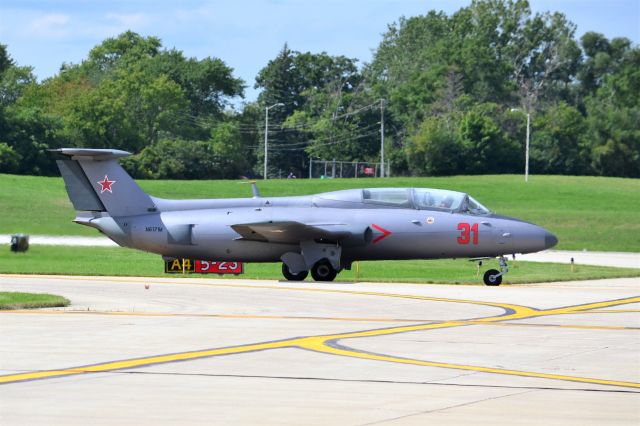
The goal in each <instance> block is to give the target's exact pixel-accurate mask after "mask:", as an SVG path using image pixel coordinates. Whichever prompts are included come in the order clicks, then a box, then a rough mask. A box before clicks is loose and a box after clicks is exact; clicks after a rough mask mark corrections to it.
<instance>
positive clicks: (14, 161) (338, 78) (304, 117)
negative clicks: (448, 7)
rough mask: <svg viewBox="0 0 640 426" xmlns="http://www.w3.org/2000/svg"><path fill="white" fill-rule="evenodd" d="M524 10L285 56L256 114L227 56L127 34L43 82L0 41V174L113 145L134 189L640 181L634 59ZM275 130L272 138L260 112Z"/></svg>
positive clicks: (432, 20) (493, 2) (32, 169)
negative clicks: (362, 56)
mask: <svg viewBox="0 0 640 426" xmlns="http://www.w3.org/2000/svg"><path fill="white" fill-rule="evenodd" d="M575 31H576V27H575V25H574V24H572V23H571V22H570V21H568V20H567V18H566V17H565V16H564V15H563V14H561V13H557V12H554V13H552V12H546V13H535V14H534V13H532V11H531V9H530V7H529V4H528V2H527V1H525V0H517V1H514V0H476V1H473V2H472V3H471V5H469V6H468V7H464V8H461V9H460V10H458V11H457V12H455V13H453V14H452V15H447V14H445V13H444V12H438V11H430V12H428V13H427V14H425V15H421V16H415V17H408V18H405V17H402V18H400V19H399V20H398V21H397V22H394V23H392V24H390V25H389V26H388V28H387V31H386V32H385V33H384V34H383V35H382V39H381V41H380V43H379V45H378V47H377V48H376V49H375V51H374V54H373V58H372V60H371V62H369V63H365V64H362V65H360V64H359V63H358V60H357V59H355V58H347V57H345V56H331V55H328V54H327V53H324V52H322V53H311V52H298V51H295V50H291V49H290V48H289V46H288V45H287V44H285V45H284V47H283V48H282V50H281V51H280V52H279V53H278V55H277V56H276V57H275V58H273V59H272V60H270V61H269V62H268V63H267V64H266V65H265V66H264V68H262V69H261V70H260V72H259V73H258V75H257V76H256V79H255V83H254V87H255V88H256V89H259V96H258V99H257V100H256V101H255V102H249V103H244V104H243V105H242V107H241V108H234V103H235V104H236V105H237V103H238V100H239V99H242V97H243V96H244V89H245V88H246V85H245V84H246V83H245V82H244V81H242V80H241V79H239V78H237V77H235V76H234V75H233V70H232V69H231V68H230V67H229V66H228V65H227V64H225V63H224V61H223V60H221V59H219V58H215V57H207V58H204V59H200V60H198V59H195V58H188V57H186V56H185V55H184V54H183V52H182V51H180V50H176V49H167V48H165V47H163V46H162V43H161V41H160V40H159V39H158V38H156V37H143V36H140V35H138V34H136V33H134V32H131V31H128V32H125V33H123V34H120V35H118V36H117V37H113V38H108V39H106V40H104V41H103V42H102V43H101V44H99V45H97V46H96V47H94V48H93V49H92V50H91V51H90V52H89V53H88V55H87V58H86V59H85V60H83V61H82V62H81V63H79V64H66V63H65V64H63V65H62V66H61V68H60V71H59V73H58V74H56V75H55V76H53V77H51V78H48V79H46V80H44V81H42V82H38V81H37V79H36V78H35V76H34V74H33V69H32V68H31V67H29V66H21V65H19V64H16V63H15V61H14V60H12V58H11V56H10V54H9V47H7V46H5V45H1V44H0V172H2V173H17V174H35V175H55V174H57V170H56V168H55V164H54V162H53V161H52V159H51V156H50V155H49V154H48V153H47V149H51V148H58V147H99V148H117V149H123V150H128V151H131V152H133V153H134V154H135V155H133V156H131V157H129V158H127V159H126V160H125V161H124V164H125V167H126V168H127V169H128V170H129V171H130V172H131V173H132V174H133V175H134V176H135V177H145V178H174V179H202V178H227V179H235V178H238V177H239V176H248V177H260V176H262V174H263V172H262V168H263V161H264V154H263V153H264V139H265V130H266V131H267V132H268V140H269V146H268V147H269V162H268V164H269V171H268V173H269V176H270V177H274V176H278V175H279V174H284V175H287V174H288V173H290V172H293V173H294V174H297V175H299V176H300V175H303V176H304V175H306V173H307V171H308V167H309V159H310V158H314V159H324V160H333V159H337V160H342V161H359V162H377V161H380V121H381V119H382V116H383V115H384V123H385V132H384V133H385V135H384V136H385V141H386V144H385V159H386V161H387V162H388V167H389V169H390V170H391V173H392V175H416V176H423V175H453V174H485V173H520V172H522V170H523V169H524V144H525V139H526V131H527V129H526V128H527V125H526V123H527V118H526V117H527V114H528V115H529V116H530V119H531V127H530V129H531V156H530V170H531V173H540V174H571V175H583V174H586V175H602V176H622V177H636V178H637V177H640V100H639V99H640V97H639V96H638V94H639V93H640V48H639V47H638V46H637V45H634V44H633V43H632V42H631V41H630V40H628V39H627V38H613V39H608V38H607V37H605V36H604V35H602V34H599V33H595V32H587V33H585V34H584V35H583V36H582V37H580V39H579V40H578V39H576V37H575ZM267 108H269V109H268V114H269V126H268V128H267V129H265V110H266V109H267Z"/></svg>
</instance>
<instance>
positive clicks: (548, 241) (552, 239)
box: [544, 230, 558, 250]
mask: <svg viewBox="0 0 640 426" xmlns="http://www.w3.org/2000/svg"><path fill="white" fill-rule="evenodd" d="M556 244H558V238H557V237H556V236H555V235H553V234H552V233H551V232H549V231H547V230H545V233H544V248H545V250H546V249H550V248H551V247H555V246H556Z"/></svg>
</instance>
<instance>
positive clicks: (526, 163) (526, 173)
mask: <svg viewBox="0 0 640 426" xmlns="http://www.w3.org/2000/svg"><path fill="white" fill-rule="evenodd" d="M530 136H531V113H529V112H527V144H526V148H525V150H524V152H525V154H524V181H525V182H529V139H530Z"/></svg>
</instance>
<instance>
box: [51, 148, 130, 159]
mask: <svg viewBox="0 0 640 426" xmlns="http://www.w3.org/2000/svg"><path fill="white" fill-rule="evenodd" d="M49 151H51V152H54V153H56V154H59V155H63V156H66V157H71V159H72V160H80V159H91V160H98V161H100V160H113V159H115V158H120V157H128V156H129V155H131V153H130V152H127V151H121V150H119V149H89V148H59V149H50V150H49Z"/></svg>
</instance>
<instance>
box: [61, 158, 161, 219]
mask: <svg viewBox="0 0 640 426" xmlns="http://www.w3.org/2000/svg"><path fill="white" fill-rule="evenodd" d="M51 151H53V152H55V153H56V154H57V155H58V160H57V161H56V163H57V165H58V168H59V169H60V173H61V174H62V178H63V179H64V183H65V187H66V189H67V194H69V199H70V200H71V203H72V204H73V207H74V208H75V209H76V210H85V211H98V212H105V211H106V212H107V213H109V215H111V216H132V215H138V214H144V213H148V212H153V211H155V210H156V207H155V205H154V203H153V201H152V200H151V197H149V195H147V194H146V193H145V192H144V191H143V190H142V188H140V187H139V186H138V184H137V183H136V182H135V181H134V180H133V178H132V177H131V176H129V174H128V173H127V172H126V171H125V170H124V169H123V168H122V166H120V164H118V161H117V160H116V159H117V158H119V157H126V156H128V155H130V154H129V153H128V152H126V151H120V150H116V149H82V148H60V149H53V150H51Z"/></svg>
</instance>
